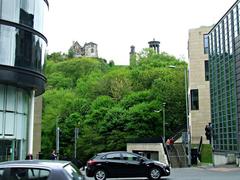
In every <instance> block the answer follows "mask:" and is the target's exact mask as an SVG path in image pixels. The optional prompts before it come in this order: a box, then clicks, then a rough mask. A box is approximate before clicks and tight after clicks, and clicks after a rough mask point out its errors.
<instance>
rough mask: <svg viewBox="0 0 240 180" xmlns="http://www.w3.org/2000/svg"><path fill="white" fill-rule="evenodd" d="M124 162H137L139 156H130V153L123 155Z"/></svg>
mask: <svg viewBox="0 0 240 180" xmlns="http://www.w3.org/2000/svg"><path fill="white" fill-rule="evenodd" d="M122 156H123V160H127V161H137V160H138V156H135V155H134V154H129V153H123V154H122Z"/></svg>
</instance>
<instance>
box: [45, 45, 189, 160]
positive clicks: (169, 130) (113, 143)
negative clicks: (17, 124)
mask: <svg viewBox="0 0 240 180" xmlns="http://www.w3.org/2000/svg"><path fill="white" fill-rule="evenodd" d="M134 58H135V59H134V61H133V62H134V63H131V65H130V66H116V65H114V62H110V63H109V64H107V63H106V61H105V60H103V59H98V58H86V57H82V58H72V59H68V58H61V54H57V53H55V54H53V55H52V56H49V59H48V61H47V64H46V69H45V72H46V76H47V79H48V84H47V90H46V92H45V94H44V112H43V123H42V152H43V154H45V155H46V157H47V156H48V155H49V153H50V152H51V149H54V148H55V129H56V125H58V126H59V127H60V130H61V132H60V155H62V156H67V157H72V156H73V154H74V153H73V152H74V128H76V127H77V128H79V129H80V133H79V138H78V141H77V152H78V154H77V156H78V158H79V159H81V160H83V161H85V160H86V159H88V158H89V157H90V156H92V155H93V154H95V153H97V152H102V151H112V150H125V149H126V142H127V141H128V140H129V139H130V138H141V137H159V136H162V132H163V115H162V111H161V110H162V105H163V103H166V107H165V114H166V137H169V136H172V135H174V134H175V133H176V132H178V130H181V129H182V128H183V127H184V121H185V120H184V119H185V95H184V94H185V93H184V68H185V67H186V63H185V62H183V61H180V60H177V59H176V58H175V57H173V56H170V55H168V54H166V53H162V54H155V53H154V52H153V51H151V50H150V49H145V50H143V51H142V52H141V53H139V54H137V55H135V57H134ZM173 66H175V68H170V67H173Z"/></svg>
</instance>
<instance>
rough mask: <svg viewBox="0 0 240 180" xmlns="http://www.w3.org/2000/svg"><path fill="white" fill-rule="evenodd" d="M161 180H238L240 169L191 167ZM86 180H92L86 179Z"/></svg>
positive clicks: (176, 170)
mask: <svg viewBox="0 0 240 180" xmlns="http://www.w3.org/2000/svg"><path fill="white" fill-rule="evenodd" d="M133 179H134V180H140V179H146V178H121V179H120V178H109V180H133ZM161 179H162V180H239V179H240V168H236V167H216V168H213V167H192V168H173V169H171V175H170V176H168V177H162V178H161ZM86 180H94V178H87V179H86Z"/></svg>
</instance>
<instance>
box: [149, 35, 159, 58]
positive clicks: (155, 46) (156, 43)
mask: <svg viewBox="0 0 240 180" xmlns="http://www.w3.org/2000/svg"><path fill="white" fill-rule="evenodd" d="M148 44H149V48H152V49H153V50H154V51H155V52H156V53H158V54H159V51H160V49H159V48H160V41H155V38H153V40H152V41H149V42H148Z"/></svg>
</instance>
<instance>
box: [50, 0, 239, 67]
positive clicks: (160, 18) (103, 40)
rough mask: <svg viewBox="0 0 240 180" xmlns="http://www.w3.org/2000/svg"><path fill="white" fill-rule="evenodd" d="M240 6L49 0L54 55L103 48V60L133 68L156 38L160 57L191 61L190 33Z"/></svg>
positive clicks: (174, 0)
mask: <svg viewBox="0 0 240 180" xmlns="http://www.w3.org/2000/svg"><path fill="white" fill-rule="evenodd" d="M235 2H236V0H49V4H50V8H49V13H48V15H47V19H48V20H47V22H46V36H47V38H48V48H47V49H48V51H49V53H52V52H58V51H61V52H67V51H68V49H69V47H70V46H71V45H72V41H78V42H79V43H80V45H82V46H83V45H84V43H85V42H94V43H96V44H98V55H99V57H102V58H105V59H107V60H108V61H109V60H114V62H115V64H118V65H127V64H129V52H130V46H131V45H134V46H135V47H136V51H137V52H139V51H141V50H142V49H143V48H146V47H148V41H151V40H152V39H153V38H155V39H156V40H158V41H160V43H161V44H160V51H161V52H163V51H164V52H167V53H168V54H171V55H174V56H176V57H177V58H184V59H186V60H187V59H188V57H187V41H188V31H189V29H192V28H198V27H200V26H203V25H205V26H210V25H213V24H214V23H216V22H217V21H218V20H220V18H221V17H222V16H223V15H224V14H225V13H226V11H227V10H228V9H229V8H230V7H231V6H232V5H233V4H234V3H235Z"/></svg>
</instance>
